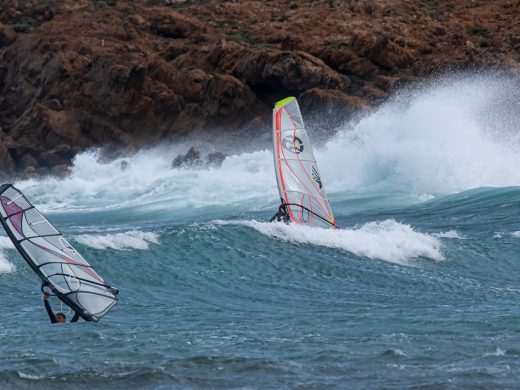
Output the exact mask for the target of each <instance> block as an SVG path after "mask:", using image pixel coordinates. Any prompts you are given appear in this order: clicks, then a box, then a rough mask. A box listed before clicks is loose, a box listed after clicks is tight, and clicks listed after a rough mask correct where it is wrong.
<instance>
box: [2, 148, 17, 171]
mask: <svg viewBox="0 0 520 390" xmlns="http://www.w3.org/2000/svg"><path fill="white" fill-rule="evenodd" d="M13 173H14V163H13V159H12V158H11V155H10V154H9V152H8V151H7V148H6V147H5V145H3V144H1V143H0V176H3V175H11V174H13Z"/></svg>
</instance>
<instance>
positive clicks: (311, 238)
mask: <svg viewBox="0 0 520 390" xmlns="http://www.w3.org/2000/svg"><path fill="white" fill-rule="evenodd" d="M213 223H215V224H217V225H227V224H235V225H237V224H238V225H243V226H248V227H251V228H253V229H255V230H257V231H259V232H260V233H262V234H265V235H267V236H270V237H275V238H278V239H281V240H285V241H289V242H296V243H304V244H312V245H320V246H325V247H329V248H336V249H342V250H345V251H347V252H350V253H353V254H355V255H357V256H362V257H368V258H370V259H379V260H384V261H389V262H392V263H397V264H401V265H411V264H412V263H411V260H413V259H416V258H420V257H424V258H428V259H431V260H435V261H441V260H444V256H443V254H442V251H441V248H442V245H441V242H440V241H439V240H438V239H437V238H435V237H433V236H431V235H429V234H425V233H421V232H418V231H416V230H414V228H413V227H411V226H410V225H406V224H402V223H399V222H396V221H394V220H391V219H389V220H385V221H380V222H370V223H367V224H364V225H363V226H361V227H359V228H354V229H341V230H330V229H317V228H311V227H308V226H303V225H285V224H283V223H267V222H257V221H240V220H235V221H222V220H218V221H214V222H213Z"/></svg>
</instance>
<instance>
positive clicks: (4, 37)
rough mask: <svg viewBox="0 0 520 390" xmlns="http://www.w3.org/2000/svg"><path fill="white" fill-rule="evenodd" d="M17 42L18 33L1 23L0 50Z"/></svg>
mask: <svg viewBox="0 0 520 390" xmlns="http://www.w3.org/2000/svg"><path fill="white" fill-rule="evenodd" d="M14 41H16V31H14V30H13V29H12V28H9V27H7V26H6V25H5V24H2V23H0V48H2V47H5V46H9V45H10V44H12V43H13V42H14Z"/></svg>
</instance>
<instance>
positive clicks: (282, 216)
mask: <svg viewBox="0 0 520 390" xmlns="http://www.w3.org/2000/svg"><path fill="white" fill-rule="evenodd" d="M274 221H277V222H282V221H283V222H285V223H289V222H290V221H291V218H290V217H289V214H288V213H287V208H286V206H285V204H283V203H282V204H281V205H280V207H279V208H278V212H277V213H276V214H275V215H273V218H271V220H270V221H269V222H274Z"/></svg>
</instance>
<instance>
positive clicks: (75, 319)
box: [70, 312, 79, 322]
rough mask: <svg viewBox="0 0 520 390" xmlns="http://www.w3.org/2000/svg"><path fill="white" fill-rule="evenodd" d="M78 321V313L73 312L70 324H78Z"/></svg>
mask: <svg viewBox="0 0 520 390" xmlns="http://www.w3.org/2000/svg"><path fill="white" fill-rule="evenodd" d="M78 320H79V313H78V312H75V313H74V317H72V320H70V322H78Z"/></svg>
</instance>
